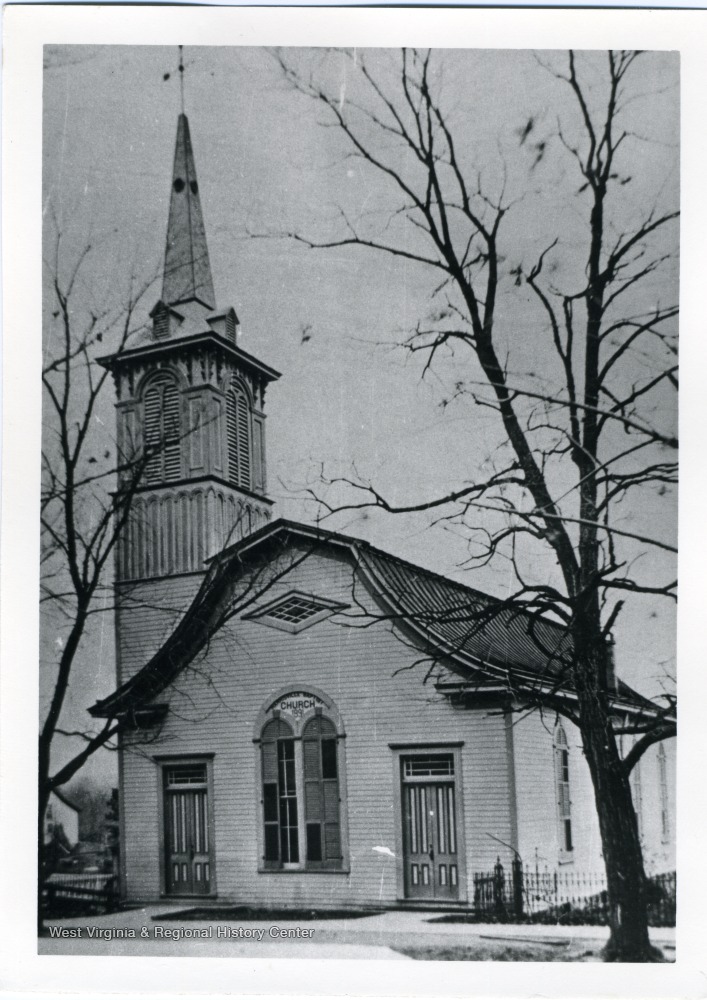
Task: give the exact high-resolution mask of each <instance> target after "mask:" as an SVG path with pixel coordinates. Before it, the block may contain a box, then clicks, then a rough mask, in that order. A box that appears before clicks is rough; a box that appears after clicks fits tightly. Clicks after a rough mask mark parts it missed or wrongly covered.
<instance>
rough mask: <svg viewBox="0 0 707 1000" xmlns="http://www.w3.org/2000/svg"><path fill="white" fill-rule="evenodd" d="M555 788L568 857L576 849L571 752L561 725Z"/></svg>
mask: <svg viewBox="0 0 707 1000" xmlns="http://www.w3.org/2000/svg"><path fill="white" fill-rule="evenodd" d="M555 786H556V790H557V817H558V822H559V828H560V853H561V854H562V855H564V856H565V857H567V855H569V854H571V853H572V851H573V849H574V844H573V842H572V815H571V807H572V803H571V800H570V751H569V744H568V743H567V734H566V733H565V730H564V729H563V727H562V726H561V725H558V727H557V729H556V730H555Z"/></svg>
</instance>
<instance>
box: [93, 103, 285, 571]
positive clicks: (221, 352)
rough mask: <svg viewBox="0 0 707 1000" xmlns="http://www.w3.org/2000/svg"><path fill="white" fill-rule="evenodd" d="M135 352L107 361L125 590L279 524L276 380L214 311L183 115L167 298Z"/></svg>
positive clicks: (232, 320)
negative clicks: (121, 467) (274, 517)
mask: <svg viewBox="0 0 707 1000" xmlns="http://www.w3.org/2000/svg"><path fill="white" fill-rule="evenodd" d="M150 317H151V320H152V325H151V328H150V329H149V330H148V331H147V332H146V333H145V334H143V335H142V338H141V340H140V342H139V343H137V344H136V345H135V346H133V347H131V348H129V349H127V350H124V351H121V352H120V353H118V354H114V355H112V356H111V357H108V358H103V359H102V362H101V363H102V364H104V365H105V366H106V367H108V368H109V369H110V370H111V372H112V375H113V378H114V381H115V386H116V393H117V397H118V402H117V423H118V448H119V452H120V454H121V456H122V461H123V462H124V463H125V465H126V472H125V474H124V476H123V479H122V482H121V488H124V489H125V488H132V485H131V484H132V480H133V477H134V472H135V469H136V467H139V468H141V471H142V475H141V478H140V479H139V480H138V485H137V488H136V490H135V497H134V501H133V505H132V509H131V515H130V518H129V521H128V523H127V525H126V527H125V529H124V531H123V535H122V539H121V544H120V547H119V552H118V555H117V560H116V583H117V584H118V585H120V584H123V583H127V582H131V581H134V582H137V581H143V580H149V579H155V578H165V577H169V576H175V575H182V574H186V573H195V572H196V573H199V572H201V571H203V569H204V560H205V559H207V558H208V557H209V556H212V555H214V554H215V553H216V552H218V551H219V550H220V549H222V548H223V547H224V546H225V545H228V544H230V543H232V542H234V541H236V540H237V539H239V538H241V537H242V536H243V535H244V534H247V533H248V532H250V531H253V530H255V529H256V528H258V527H260V526H261V525H262V524H264V523H265V522H266V521H267V520H268V519H269V518H270V507H271V501H270V500H268V498H267V495H266V479H265V414H264V400H265V390H266V387H267V385H268V383H269V382H271V381H273V380H274V379H277V378H279V373H278V372H276V371H275V370H274V369H272V368H270V367H268V366H267V365H265V364H263V363H262V362H261V361H258V360H257V359H256V358H254V357H252V356H251V355H250V354H247V353H246V352H245V351H243V350H241V348H240V347H239V336H240V329H239V324H238V317H237V316H236V313H235V311H234V310H233V309H232V308H226V309H220V310H219V309H217V308H216V298H215V295H214V286H213V279H212V275H211V265H210V262H209V251H208V247H207V242H206V230H205V227H204V219H203V214H202V210H201V200H200V197H199V184H198V181H197V175H196V166H195V163H194V153H193V150H192V144H191V137H190V133H189V122H188V120H187V117H186V115H185V114H183V113H182V114H180V115H179V120H178V125H177V141H176V148H175V152H174V170H173V176H172V189H171V197H170V206H169V221H168V225H167V243H166V250H165V260H164V276H163V282H162V296H161V298H160V300H159V301H158V302H157V303H156V305H155V306H154V308H153V309H152V312H151V313H150Z"/></svg>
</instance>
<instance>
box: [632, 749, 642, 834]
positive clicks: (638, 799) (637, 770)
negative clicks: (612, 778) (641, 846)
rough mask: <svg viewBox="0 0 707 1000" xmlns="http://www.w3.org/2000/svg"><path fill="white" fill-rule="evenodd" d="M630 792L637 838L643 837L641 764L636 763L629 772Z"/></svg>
mask: <svg viewBox="0 0 707 1000" xmlns="http://www.w3.org/2000/svg"><path fill="white" fill-rule="evenodd" d="M631 790H632V792H633V808H634V810H635V811H636V822H637V823H638V836H639V837H641V838H642V837H643V782H642V781H641V762H640V760H639V761H637V762H636V763H635V764H634V765H633V770H632V771H631Z"/></svg>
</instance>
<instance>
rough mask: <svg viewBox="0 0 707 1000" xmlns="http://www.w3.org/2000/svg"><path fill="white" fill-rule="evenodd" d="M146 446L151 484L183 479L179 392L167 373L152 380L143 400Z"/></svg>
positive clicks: (148, 476)
mask: <svg viewBox="0 0 707 1000" xmlns="http://www.w3.org/2000/svg"><path fill="white" fill-rule="evenodd" d="M143 427H144V442H145V448H146V451H147V455H148V462H147V466H146V468H145V478H146V480H147V482H148V483H157V482H170V481H173V480H175V479H179V478H180V476H181V471H182V470H181V434H180V420H179V391H178V389H177V385H176V382H175V381H174V379H173V378H172V377H171V376H170V375H168V374H166V373H164V374H160V375H158V376H157V377H156V378H154V379H152V381H151V382H150V384H149V385H148V387H147V389H146V390H145V395H144V397H143Z"/></svg>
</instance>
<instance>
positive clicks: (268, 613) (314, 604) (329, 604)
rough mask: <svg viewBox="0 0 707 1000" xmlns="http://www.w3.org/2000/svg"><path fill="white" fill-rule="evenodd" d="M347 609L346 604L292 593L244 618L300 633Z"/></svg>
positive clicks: (295, 592) (296, 592)
mask: <svg viewBox="0 0 707 1000" xmlns="http://www.w3.org/2000/svg"><path fill="white" fill-rule="evenodd" d="M345 607H346V605H345V604H340V603H338V602H337V601H329V600H327V599H326V598H323V597H314V596H313V595H311V594H302V593H300V592H298V591H290V593H289V594H285V596H284V597H280V598H278V599H277V600H276V601H273V602H272V603H271V604H267V605H266V606H265V607H264V608H258V610H257V611H254V612H253V613H252V614H250V615H245V616H244V617H245V618H250V619H254V620H255V621H259V622H260V623H261V624H262V625H272V626H273V628H281V629H284V630H285V631H286V632H299V631H300V630H301V629H303V628H307V627H308V626H309V625H314V623H315V622H320V621H322V619H324V618H328V617H329V615H333V614H335V613H336V612H337V611H341V610H342V608H345Z"/></svg>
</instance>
